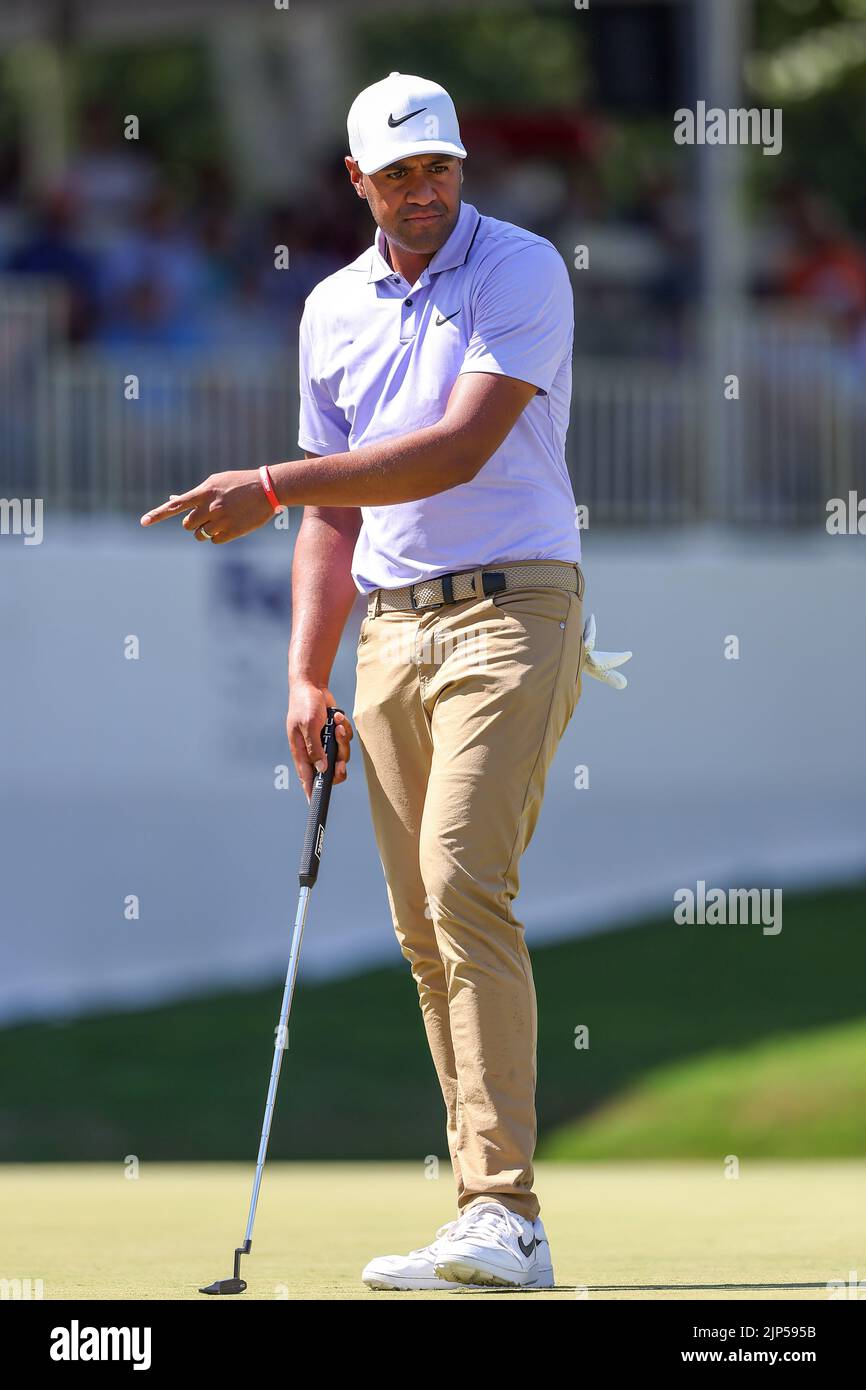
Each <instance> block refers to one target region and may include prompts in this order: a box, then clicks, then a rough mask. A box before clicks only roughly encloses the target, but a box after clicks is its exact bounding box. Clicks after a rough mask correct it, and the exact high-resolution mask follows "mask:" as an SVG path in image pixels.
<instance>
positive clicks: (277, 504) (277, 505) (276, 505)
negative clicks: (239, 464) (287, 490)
mask: <svg viewBox="0 0 866 1390" xmlns="http://www.w3.org/2000/svg"><path fill="white" fill-rule="evenodd" d="M259 477H260V478H261V480H262V487H263V488H264V490H265V493H266V495H267V499H268V501H269V502H270V504H271V506H272V507H273V509H274V511H275V512H281V511H282V510H283V504H282V502H281V501H280V499H279V497H278V496H277V494H276V492H275V491H274V485H273V483H272V481H271V475H270V473H269V472H268V465H267V464H266V463H263V464H262V465H261V467H260V468H259Z"/></svg>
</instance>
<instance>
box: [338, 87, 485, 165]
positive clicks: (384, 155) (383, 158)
mask: <svg viewBox="0 0 866 1390" xmlns="http://www.w3.org/2000/svg"><path fill="white" fill-rule="evenodd" d="M347 126H348V130H349V152H350V153H351V156H352V158H353V159H354V160H356V161H357V163H358V167H359V168H360V170H361V173H362V174H375V173H376V172H377V170H379V169H384V168H385V167H386V165H388V164H393V163H394V162H395V161H396V160H398V159H404V158H405V157H406V156H408V155H412V154H453V155H457V156H458V158H460V159H465V158H466V151H465V149H464V148H463V146H462V145H461V143H460V127H459V125H458V124H457V112H456V111H455V110H454V102H453V101H452V100H451V98H450V96H449V95H448V93H447V92H446V90H445V88H444V87H440V86H439V83H438V82H428V81H427V80H426V78H423V77H410V76H408V75H407V74H406V73H403V72H392V73H389V75H388V76H387V77H383V78H382V81H381V82H374V83H373V85H372V87H365V88H364V90H363V92H359V93H358V95H357V96H356V97H355V100H354V101H353V102H352V105H351V107H350V108H349V119H348V121H347Z"/></svg>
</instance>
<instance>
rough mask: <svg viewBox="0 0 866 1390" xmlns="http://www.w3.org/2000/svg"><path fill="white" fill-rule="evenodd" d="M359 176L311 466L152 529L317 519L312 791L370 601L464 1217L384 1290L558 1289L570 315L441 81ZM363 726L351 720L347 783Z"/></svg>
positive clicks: (367, 669)
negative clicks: (368, 226) (552, 1067)
mask: <svg viewBox="0 0 866 1390" xmlns="http://www.w3.org/2000/svg"><path fill="white" fill-rule="evenodd" d="M348 134H349V149H350V151H351V154H350V156H347V158H346V168H347V170H348V174H349V178H350V180H351V184H352V188H353V189H354V193H355V194H356V196H357V197H359V198H364V199H366V201H367V203H368V205H369V208H370V212H371V214H372V217H373V220H374V222H375V223H376V227H377V230H376V233H375V237H374V242H373V245H372V246H371V247H369V248H368V249H367V250H365V251H364V252H363V253H362V254H361V255H360V256H358V258H357V259H356V260H355V261H353V262H352V263H351V265H348V266H346V267H345V268H344V269H342V270H339V271H337V272H336V273H335V274H333V275H330V276H328V277H327V278H326V279H324V280H322V281H321V283H320V284H318V285H317V286H316V287H315V289H314V290H313V291H312V293H311V294H310V295H309V297H308V298H307V300H306V303H305V306H304V313H303V317H302V320H301V326H300V430H299V439H298V444H299V447H300V449H302V450H303V451H304V454H305V459H304V460H296V461H293V462H288V463H280V464H275V465H273V466H272V467H270V468H268V467H266V466H263V467H262V468H260V469H258V470H250V471H243V472H238V473H222V474H217V475H215V476H213V477H211V478H208V479H207V480H206V481H205V482H204V483H203V484H202V485H201V486H200V487H198V488H194V489H193V490H192V491H190V492H188V493H184V494H183V495H181V496H174V497H172V498H171V499H170V500H169V501H168V502H167V503H165V504H163V505H162V506H161V507H158V508H156V509H155V510H154V511H152V512H150V513H148V514H147V515H146V516H145V517H143V518H142V522H143V524H145V525H149V524H151V523H152V522H154V521H159V520H162V519H163V518H164V517H168V516H175V515H179V514H180V513H181V512H184V513H186V515H185V516H184V520H183V526H184V527H185V528H186V530H188V531H190V532H191V533H192V534H194V535H195V536H196V538H197V539H198V540H203V541H208V540H209V541H211V542H212V543H215V544H222V543H224V542H226V541H229V540H232V539H235V538H236V537H238V536H242V535H245V534H246V533H247V532H249V531H252V530H254V529H255V528H256V527H258V526H261V525H263V524H264V523H265V522H266V521H267V520H268V519H269V518H270V517H271V516H272V514H273V511H275V510H279V509H280V508H281V507H282V506H297V505H303V506H304V516H303V521H302V524H301V528H300V532H299V535H298V539H297V543H296V546H295V553H294V560H293V569H292V591H293V625H292V636H291V643H290V648H289V679H290V699H289V712H288V719H287V730H288V737H289V742H290V745H291V749H292V755H293V758H294V762H295V765H296V768H297V771H298V775H299V778H300V780H301V782H302V784H303V786H304V790H305V792H306V794H307V797H308V799H309V796H310V792H311V787H312V781H313V777H314V769H315V768H316V767H318V766H319V765H320V764H321V766H324V761H323V750H322V745H321V741H320V730H321V729H322V726H323V725H324V723H325V720H326V714H325V710H326V706H327V705H335V704H336V703H337V701H336V700H335V699H334V696H333V694H332V692H331V690H330V689H329V686H328V682H329V679H330V672H331V667H332V663H333V660H334V656H335V654H336V652H337V648H338V645H339V642H340V638H341V634H342V632H343V629H344V626H345V623H346V620H347V618H348V616H349V614H350V612H351V610H352V608H353V605H354V602H355V599H356V597H357V592H358V590H360V591H361V592H362V593H363V594H364V595H366V597H367V612H366V616H365V617H364V619H363V622H362V625H361V630H360V635H359V639H358V647H357V689H356V695H355V704H354V709H353V711H352V719H353V721H354V728H355V729H356V730H357V734H358V739H359V743H360V747H361V752H362V757H363V761H364V768H365V773H366V778H367V785H368V789H369V796H370V807H371V814H372V820H373V828H374V832H375V836H376V842H377V845H378V850H379V855H380V858H381V862H382V867H383V869H384V873H385V880H386V885H387V897H388V903H389V907H390V911H391V914H392V918H393V923H394V929H395V931H396V934H397V938H398V941H399V943H400V948H401V950H402V953H403V955H404V956H405V958H406V960H407V961H408V962H409V964H410V966H411V970H412V974H413V976H414V979H415V982H416V985H417V988H418V996H419V1000H420V1005H421V1014H422V1018H423V1022H424V1027H425V1030H426V1033H427V1040H428V1043H429V1046H430V1052H431V1054H432V1058H433V1063H434V1065H435V1068H436V1072H437V1075H438V1078H439V1084H440V1086H441V1089H442V1095H443V1098H444V1102H445V1111H446V1134H447V1142H448V1151H449V1154H450V1158H451V1163H452V1166H453V1171H454V1178H455V1182H456V1188H457V1207H456V1210H457V1215H456V1217H455V1219H454V1220H452V1221H450V1222H449V1223H448V1224H447V1225H445V1226H443V1227H441V1228H440V1229H439V1231H437V1232H436V1235H435V1238H434V1239H433V1241H432V1242H431V1243H430V1244H429V1245H426V1246H422V1247H420V1248H418V1249H415V1250H412V1251H411V1252H409V1253H408V1254H404V1255H382V1256H378V1257H375V1258H373V1259H371V1261H370V1262H369V1264H368V1265H367V1266H366V1268H365V1269H364V1271H363V1274H362V1278H363V1280H364V1282H365V1283H366V1284H368V1285H369V1286H371V1287H373V1288H383V1289H433V1288H443V1289H446V1288H452V1289H453V1288H454V1287H455V1283H473V1284H497V1285H513V1286H517V1287H536V1288H537V1287H546V1286H550V1285H551V1284H552V1283H553V1266H552V1262H551V1254H550V1246H549V1243H548V1240H547V1236H546V1234H545V1230H544V1226H543V1224H542V1222H541V1220H540V1217H539V1201H538V1197H537V1195H536V1192H535V1189H534V1178H533V1153H534V1149H535V1142H536V1117H535V1082H536V1002H535V992H534V987H533V980H532V969H531V966H530V961H529V955H528V953H527V948H526V942H525V939H524V928H523V924H522V923H521V922H520V921H519V920H518V918H517V917H516V916H515V914H514V909H513V904H514V899H515V898H516V897H517V894H518V889H519V875H518V870H519V864H520V858H521V855H522V854H523V851H524V849H525V848H526V846H527V844H528V843H529V840H530V838H531V836H532V834H533V831H534V828H535V825H536V822H537V820H538V814H539V811H540V809H541V803H542V797H543V793H544V784H545V777H546V774H547V770H548V768H549V766H550V763H551V760H552V758H553V755H554V753H555V751H556V748H557V745H558V744H559V741H560V739H561V738H562V735H563V733H564V731H565V729H566V726H567V725H568V722H569V720H570V718H571V716H572V714H573V712H574V708H575V706H576V704H577V701H578V699H579V696H580V689H581V676H582V672H586V673H587V674H591V675H593V676H596V677H597V678H598V679H601V680H604V681H605V682H606V683H607V684H610V685H613V686H614V687H617V688H622V686H624V685H625V683H626V682H625V678H624V677H623V676H622V675H620V674H618V673H617V672H615V671H614V670H613V668H614V667H615V666H618V665H620V664H621V663H622V662H623V661H625V660H627V658H628V656H629V655H630V653H619V654H616V653H611V654H602V653H593V651H592V648H593V646H594V624H593V623H592V622H591V621H590V623H588V624H587V627H586V631H585V630H584V624H583V617H582V609H583V593H584V579H583V574H582V572H581V569H580V564H579V561H580V533H579V531H578V529H577V527H576V525H575V500H574V493H573V490H572V487H571V483H570V481H569V476H568V471H567V468H566V464H565V435H566V428H567V425H568V418H569V407H570V394H571V354H572V342H573V333H574V311H573V300H572V290H571V284H570V280H569V274H568V271H567V269H566V266H565V263H564V262H563V260H562V258H561V256H560V255H559V253H558V251H557V250H556V249H555V247H554V246H553V245H552V244H551V243H550V242H549V241H546V240H545V239H544V238H543V237H540V236H536V235H534V234H533V233H532V232H528V231H525V230H524V229H523V228H521V227H517V226H513V225H512V224H511V223H508V222H502V221H499V220H497V219H496V218H492V217H487V216H484V215H483V214H481V213H479V212H478V211H477V210H476V209H475V208H474V207H472V206H471V205H470V204H469V203H465V202H462V201H461V184H462V182H463V160H464V158H465V157H466V150H465V149H464V147H463V145H462V144H461V141H460V131H459V127H458V123H457V116H456V112H455V109H454V105H453V103H452V101H451V98H450V97H449V95H448V93H447V92H446V91H445V90H444V89H443V88H442V87H440V86H438V85H437V84H436V83H435V82H430V81H426V80H424V79H422V78H419V77H411V76H406V75H404V74H401V73H398V72H393V73H391V74H390V76H389V77H387V78H385V79H384V80H383V81H380V82H376V83H374V84H373V85H372V86H371V87H367V88H366V89H365V90H364V91H362V92H361V93H360V95H359V96H358V97H357V98H356V99H355V101H354V102H353V104H352V107H351V110H350V112H349V119H348ZM352 736H353V727H352V722H351V721H350V720H349V719H347V718H346V717H345V716H344V715H338V716H337V739H338V761H337V764H336V770H335V781H336V782H340V781H343V780H345V777H346V770H347V764H348V761H349V755H350V741H351V739H352Z"/></svg>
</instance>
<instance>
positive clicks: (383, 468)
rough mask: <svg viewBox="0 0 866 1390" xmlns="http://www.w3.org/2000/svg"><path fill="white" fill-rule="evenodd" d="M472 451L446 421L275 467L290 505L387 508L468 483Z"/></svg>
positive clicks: (275, 481)
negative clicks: (396, 503) (379, 440)
mask: <svg viewBox="0 0 866 1390" xmlns="http://www.w3.org/2000/svg"><path fill="white" fill-rule="evenodd" d="M469 470H470V457H469V449H468V447H467V445H466V444H465V442H463V441H462V440H461V439H460V437H459V436H458V435H457V434H456V433H455V432H453V431H451V430H448V429H446V428H443V426H442V422H441V421H440V422H438V423H437V424H435V425H427V426H425V428H424V429H420V430H413V431H412V433H411V434H402V435H400V436H399V437H398V438H396V439H386V440H383V441H382V442H381V443H380V444H365V445H363V446H362V447H361V448H360V449H353V450H351V451H350V452H348V453H345V454H329V455H327V456H325V457H323V458H311V459H299V460H297V461H296V462H291V463H276V464H271V465H270V468H269V472H270V475H271V478H272V480H273V484H274V490H275V492H276V494H277V497H278V498H279V500H280V502H282V503H283V505H284V506H286V507H298V506H307V507H384V506H388V505H389V504H391V503H394V502H415V501H417V500H418V499H419V498H422V497H432V496H433V495H434V494H435V493H437V492H446V491H447V490H448V489H449V488H452V487H456V486H457V484H458V483H464V482H467V481H468V480H469V477H470V471H469Z"/></svg>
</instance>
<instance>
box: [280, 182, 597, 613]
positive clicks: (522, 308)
mask: <svg viewBox="0 0 866 1390" xmlns="http://www.w3.org/2000/svg"><path fill="white" fill-rule="evenodd" d="M385 248H386V241H385V238H384V236H383V234H382V231H381V229H380V228H377V229H376V235H375V238H374V242H373V245H372V246H371V247H369V248H368V249H367V250H366V251H364V252H362V254H361V255H360V256H359V257H358V258H357V260H355V261H353V262H352V263H351V265H347V266H345V267H344V268H343V269H342V270H338V271H336V272H335V273H334V274H333V275H329V276H328V277H327V278H326V279H324V280H322V281H320V283H319V284H318V285H316V287H315V289H314V290H313V291H312V292H311V293H310V295H309V296H308V297H307V299H306V301H305V304H304V312H303V315H302V318H301V325H300V426H299V433H298V444H299V446H300V448H301V449H302V450H305V451H306V452H308V453H311V454H322V455H324V454H337V453H344V452H346V451H347V450H351V449H359V448H361V446H362V445H364V444H374V443H376V442H378V441H381V440H383V439H393V438H395V437H396V436H398V435H402V434H408V433H410V432H411V431H412V430H417V429H421V428H422V427H423V426H425V425H432V424H435V423H436V422H437V421H438V420H441V418H442V416H443V415H444V413H445V407H446V405H447V403H448V397H449V395H450V393H451V388H452V386H453V385H454V382H455V381H456V379H457V377H458V376H460V375H461V374H462V373H463V372H494V373H497V374H498V375H502V376H510V377H518V378H519V379H520V380H521V381H528V382H531V383H532V384H533V385H535V386H536V387H537V388H538V390H537V393H536V395H535V396H533V398H532V400H531V401H530V402H529V404H528V405H527V407H526V409H525V410H524V411H523V413H522V414H521V415H520V417H519V419H518V421H517V423H516V424H515V426H514V428H513V429H512V430H511V432H510V433H509V434H508V436H507V438H506V439H505V440H504V441H503V443H502V444H501V445H500V447H499V448H498V449H497V450H496V451H495V453H493V454H492V455H491V456H490V458H489V459H488V460H487V462H486V463H485V464H484V465H483V467H482V468H481V469H480V470H479V472H478V473H477V474H476V475H475V477H474V478H473V479H472V480H471V481H470V482H467V483H461V484H460V485H459V486H457V487H453V488H449V489H448V490H447V491H446V492H439V493H436V494H435V496H433V497H426V498H421V499H419V500H417V501H415V502H397V503H393V504H392V505H390V506H377V507H363V506H362V508H361V516H362V519H363V525H362V527H361V530H360V532H359V535H358V540H357V543H356V545H355V552H354V555H353V558H352V577H353V579H354V581H355V585H356V587H357V588H358V589H359V590H360V591H361V592H362V593H370V592H371V591H372V590H373V589H376V588H379V587H382V588H388V589H390V588H397V587H399V586H400V585H402V584H408V583H413V582H415V581H417V580H420V579H429V578H434V577H435V576H436V575H440V574H446V573H448V572H449V571H450V570H465V569H475V568H476V567H477V566H479V565H485V566H487V565H495V564H497V563H501V562H502V561H504V560H537V559H547V560H550V559H552V560H566V561H569V562H571V563H576V562H577V561H578V560H579V559H580V532H579V531H578V529H577V527H576V525H575V520H576V510H575V500H574V492H573V489H572V486H571V481H570V479H569V476H568V469H567V468H566V465H565V435H566V430H567V428H568V419H569V410H570V404H571V354H572V345H573V339H574V300H573V295H572V288H571V281H570V279H569V274H568V270H567V268H566V265H565V262H564V261H563V259H562V257H561V256H560V254H559V252H558V251H557V250H556V248H555V246H553V244H552V243H551V242H549V241H547V240H546V239H545V238H544V237H540V236H536V235H535V234H534V233H533V232H528V231H525V230H524V229H523V228H522V227H516V226H514V225H512V223H510V222H502V221H499V220H498V219H497V218H494V217H485V216H482V215H481V214H480V213H478V212H477V211H476V209H475V208H474V207H472V206H471V205H470V204H469V203H463V204H462V205H461V208H460V214H459V217H458V220H457V223H456V225H455V227H454V230H453V231H452V233H451V235H450V236H449V238H448V240H447V241H446V242H445V244H444V246H441V247H440V249H439V250H438V251H437V252H436V254H435V256H433V258H432V260H431V261H430V263H429V265H428V266H427V267H426V269H425V270H423V271H422V273H421V275H420V276H419V278H418V279H417V280H416V282H415V284H414V285H409V284H408V282H407V281H406V280H404V279H403V277H402V276H401V275H399V274H398V273H397V272H396V271H395V270H393V269H392V267H391V266H390V265H389V264H388V261H387V260H386V258H385V254H384V253H385Z"/></svg>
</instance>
